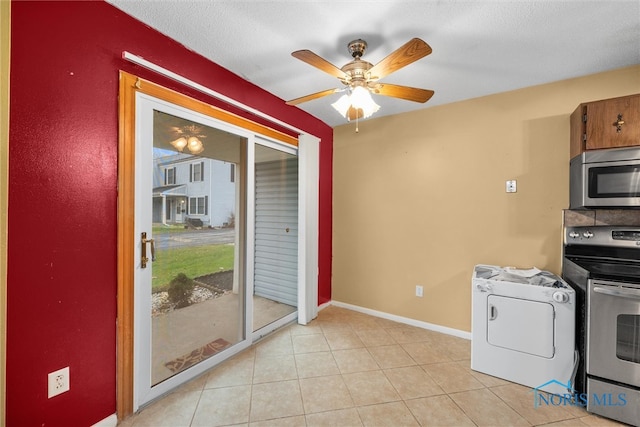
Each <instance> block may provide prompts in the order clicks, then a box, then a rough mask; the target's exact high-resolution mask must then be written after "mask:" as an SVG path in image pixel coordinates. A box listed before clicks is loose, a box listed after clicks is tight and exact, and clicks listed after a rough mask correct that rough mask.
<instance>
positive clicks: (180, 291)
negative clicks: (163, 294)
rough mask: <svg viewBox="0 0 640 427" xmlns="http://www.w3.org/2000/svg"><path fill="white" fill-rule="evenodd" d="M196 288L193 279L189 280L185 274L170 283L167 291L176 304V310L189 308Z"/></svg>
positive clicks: (179, 275)
mask: <svg viewBox="0 0 640 427" xmlns="http://www.w3.org/2000/svg"><path fill="white" fill-rule="evenodd" d="M194 287H195V284H194V283H193V279H190V278H188V277H187V276H186V275H185V274H184V273H180V274H178V275H177V276H176V277H175V278H174V279H173V280H171V283H169V289H167V292H168V293H169V300H171V302H172V303H173V304H175V307H176V308H182V307H186V306H188V305H189V304H190V302H189V299H190V298H191V294H192V293H193V288H194Z"/></svg>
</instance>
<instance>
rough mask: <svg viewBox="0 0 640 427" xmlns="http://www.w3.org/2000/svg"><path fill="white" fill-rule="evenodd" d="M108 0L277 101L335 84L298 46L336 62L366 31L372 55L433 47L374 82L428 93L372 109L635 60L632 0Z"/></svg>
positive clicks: (637, 8)
mask: <svg viewBox="0 0 640 427" xmlns="http://www.w3.org/2000/svg"><path fill="white" fill-rule="evenodd" d="M107 1H108V2H109V3H111V4H113V5H114V6H116V7H118V8H119V9H121V10H123V11H124V12H126V13H127V14H129V15H132V16H134V17H135V18H137V19H139V20H140V21H142V22H144V23H146V24H147V25H149V26H151V27H153V28H155V29H157V30H159V31H160V32H162V33H163V34H166V35H167V36H169V37H171V38H173V39H175V40H177V41H178V42H180V43H182V44H183V45H185V46H187V47H188V48H190V49H192V50H193V51H195V52H198V53H200V54H201V55H203V56H205V57H206V58H209V59H210V60H212V61H213V62H215V63H217V64H219V65H221V66H223V67H225V68H227V69H228V70H230V71H232V72H234V73H235V74H238V75H240V76H242V77H243V78H245V79H246V80H248V81H250V82H252V83H254V84H256V85H258V86H260V87H262V88H263V89H265V90H267V91H269V92H271V93H273V94H274V95H276V96H278V97H280V98H282V99H283V100H288V99H293V98H297V97H300V96H303V95H307V94H310V93H314V92H319V91H322V90H325V89H331V88H336V87H340V86H341V84H340V82H339V81H338V80H337V79H336V78H335V77H332V76H330V75H328V74H325V73H323V72H322V71H320V70H318V69H316V68H314V67H311V66H310V65H308V64H305V63H303V62H301V61H299V60H297V59H295V58H293V57H292V56H291V52H293V51H295V50H300V49H310V50H312V51H313V52H315V53H317V54H318V55H320V56H322V57H323V58H325V59H327V60H328V61H329V62H331V63H333V64H334V65H336V66H337V67H341V66H342V65H344V64H345V63H347V62H348V61H350V60H351V57H350V55H349V53H348V52H347V48H346V46H347V43H348V42H349V41H350V40H353V39H357V38H362V39H364V40H366V41H367V43H368V45H369V47H368V49H367V52H366V53H365V55H364V57H363V59H365V60H367V61H369V62H371V63H372V64H375V63H377V62H378V61H380V60H381V59H382V58H384V57H385V56H386V55H388V54H389V53H391V52H392V51H394V50H395V49H397V48H398V47H400V46H402V45H403V44H404V43H405V42H407V41H408V40H410V39H411V38H413V37H419V38H421V39H423V40H424V41H426V42H427V43H428V44H429V45H430V46H431V47H432V48H433V53H432V54H431V55H429V56H427V57H425V58H422V59H421V60H419V61H417V62H415V63H413V64H411V65H409V66H407V67H405V68H403V69H401V70H399V71H397V72H395V73H393V74H391V75H389V76H387V77H385V78H384V79H383V80H381V81H382V82H386V83H393V84H400V85H406V86H413V87H419V88H424V89H432V90H434V91H435V95H434V96H433V98H431V100H430V101H428V102H427V103H426V104H419V103H414V102H410V101H403V100H397V99H393V98H389V97H383V96H376V97H375V100H376V102H377V103H378V104H380V105H381V109H380V111H379V112H378V113H376V114H375V115H374V116H373V117H380V116H383V115H390V114H397V113H401V112H406V111H411V110H415V109H421V108H428V107H432V106H435V105H440V104H447V103H451V102H455V101H460V100H464V99H470V98H475V97H479V96H484V95H488V94H493V93H499V92H504V91H508V90H513V89H518V88H522V87H527V86H533V85H537V84H542V83H548V82H552V81H556V80H562V79H567V78H572V77H577V76H583V75H588V74H593V73H597V72H601V71H606V70H612V69H616V68H620V67H625V66H629V65H633V64H639V63H640V1H638V0H597V1H596V0H589V1H580V0H564V1H557V0H553V1H541V0H511V1H444V0H440V1H434V0H423V1H409V0H404V1H403V0H396V1H375V0H369V1H314V0H296V1H283V0H281V1H264V0H253V1H236V0H223V1H220V0H211V1H182V0H174V1H143V0H107ZM131 53H133V54H136V52H131ZM638 91H639V92H640V88H638ZM338 96H339V95H337V94H334V95H330V96H327V97H324V98H320V99H316V100H313V101H309V102H307V103H303V104H300V106H299V107H300V108H302V109H303V110H305V111H307V112H309V113H310V114H312V115H314V116H316V117H318V118H320V119H321V120H323V121H324V122H325V123H327V124H329V125H331V126H336V125H340V124H344V123H345V119H344V118H342V117H340V116H339V115H338V113H337V112H336V111H335V110H334V109H333V108H332V107H331V106H330V104H331V103H332V102H334V101H335V100H336V99H337V98H338Z"/></svg>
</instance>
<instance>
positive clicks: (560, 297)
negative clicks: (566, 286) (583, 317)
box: [553, 291, 569, 302]
mask: <svg viewBox="0 0 640 427" xmlns="http://www.w3.org/2000/svg"><path fill="white" fill-rule="evenodd" d="M553 300H554V301H555V302H568V301H569V295H567V294H566V293H564V292H559V291H558V292H554V293H553Z"/></svg>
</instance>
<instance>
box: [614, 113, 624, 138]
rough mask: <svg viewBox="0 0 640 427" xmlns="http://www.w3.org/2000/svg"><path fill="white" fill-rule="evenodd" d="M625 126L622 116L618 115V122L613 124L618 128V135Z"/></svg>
mask: <svg viewBox="0 0 640 427" xmlns="http://www.w3.org/2000/svg"><path fill="white" fill-rule="evenodd" d="M623 124H624V120H622V114H618V120H616V121H615V122H613V125H614V126H615V127H616V133H622V125H623Z"/></svg>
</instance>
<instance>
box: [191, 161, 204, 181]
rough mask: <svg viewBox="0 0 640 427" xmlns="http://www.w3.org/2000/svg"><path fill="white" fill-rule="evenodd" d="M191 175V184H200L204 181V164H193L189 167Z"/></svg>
mask: <svg viewBox="0 0 640 427" xmlns="http://www.w3.org/2000/svg"><path fill="white" fill-rule="evenodd" d="M189 171H190V172H191V173H190V175H191V176H190V179H189V181H190V182H200V181H204V162H200V163H192V164H191V165H189Z"/></svg>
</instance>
